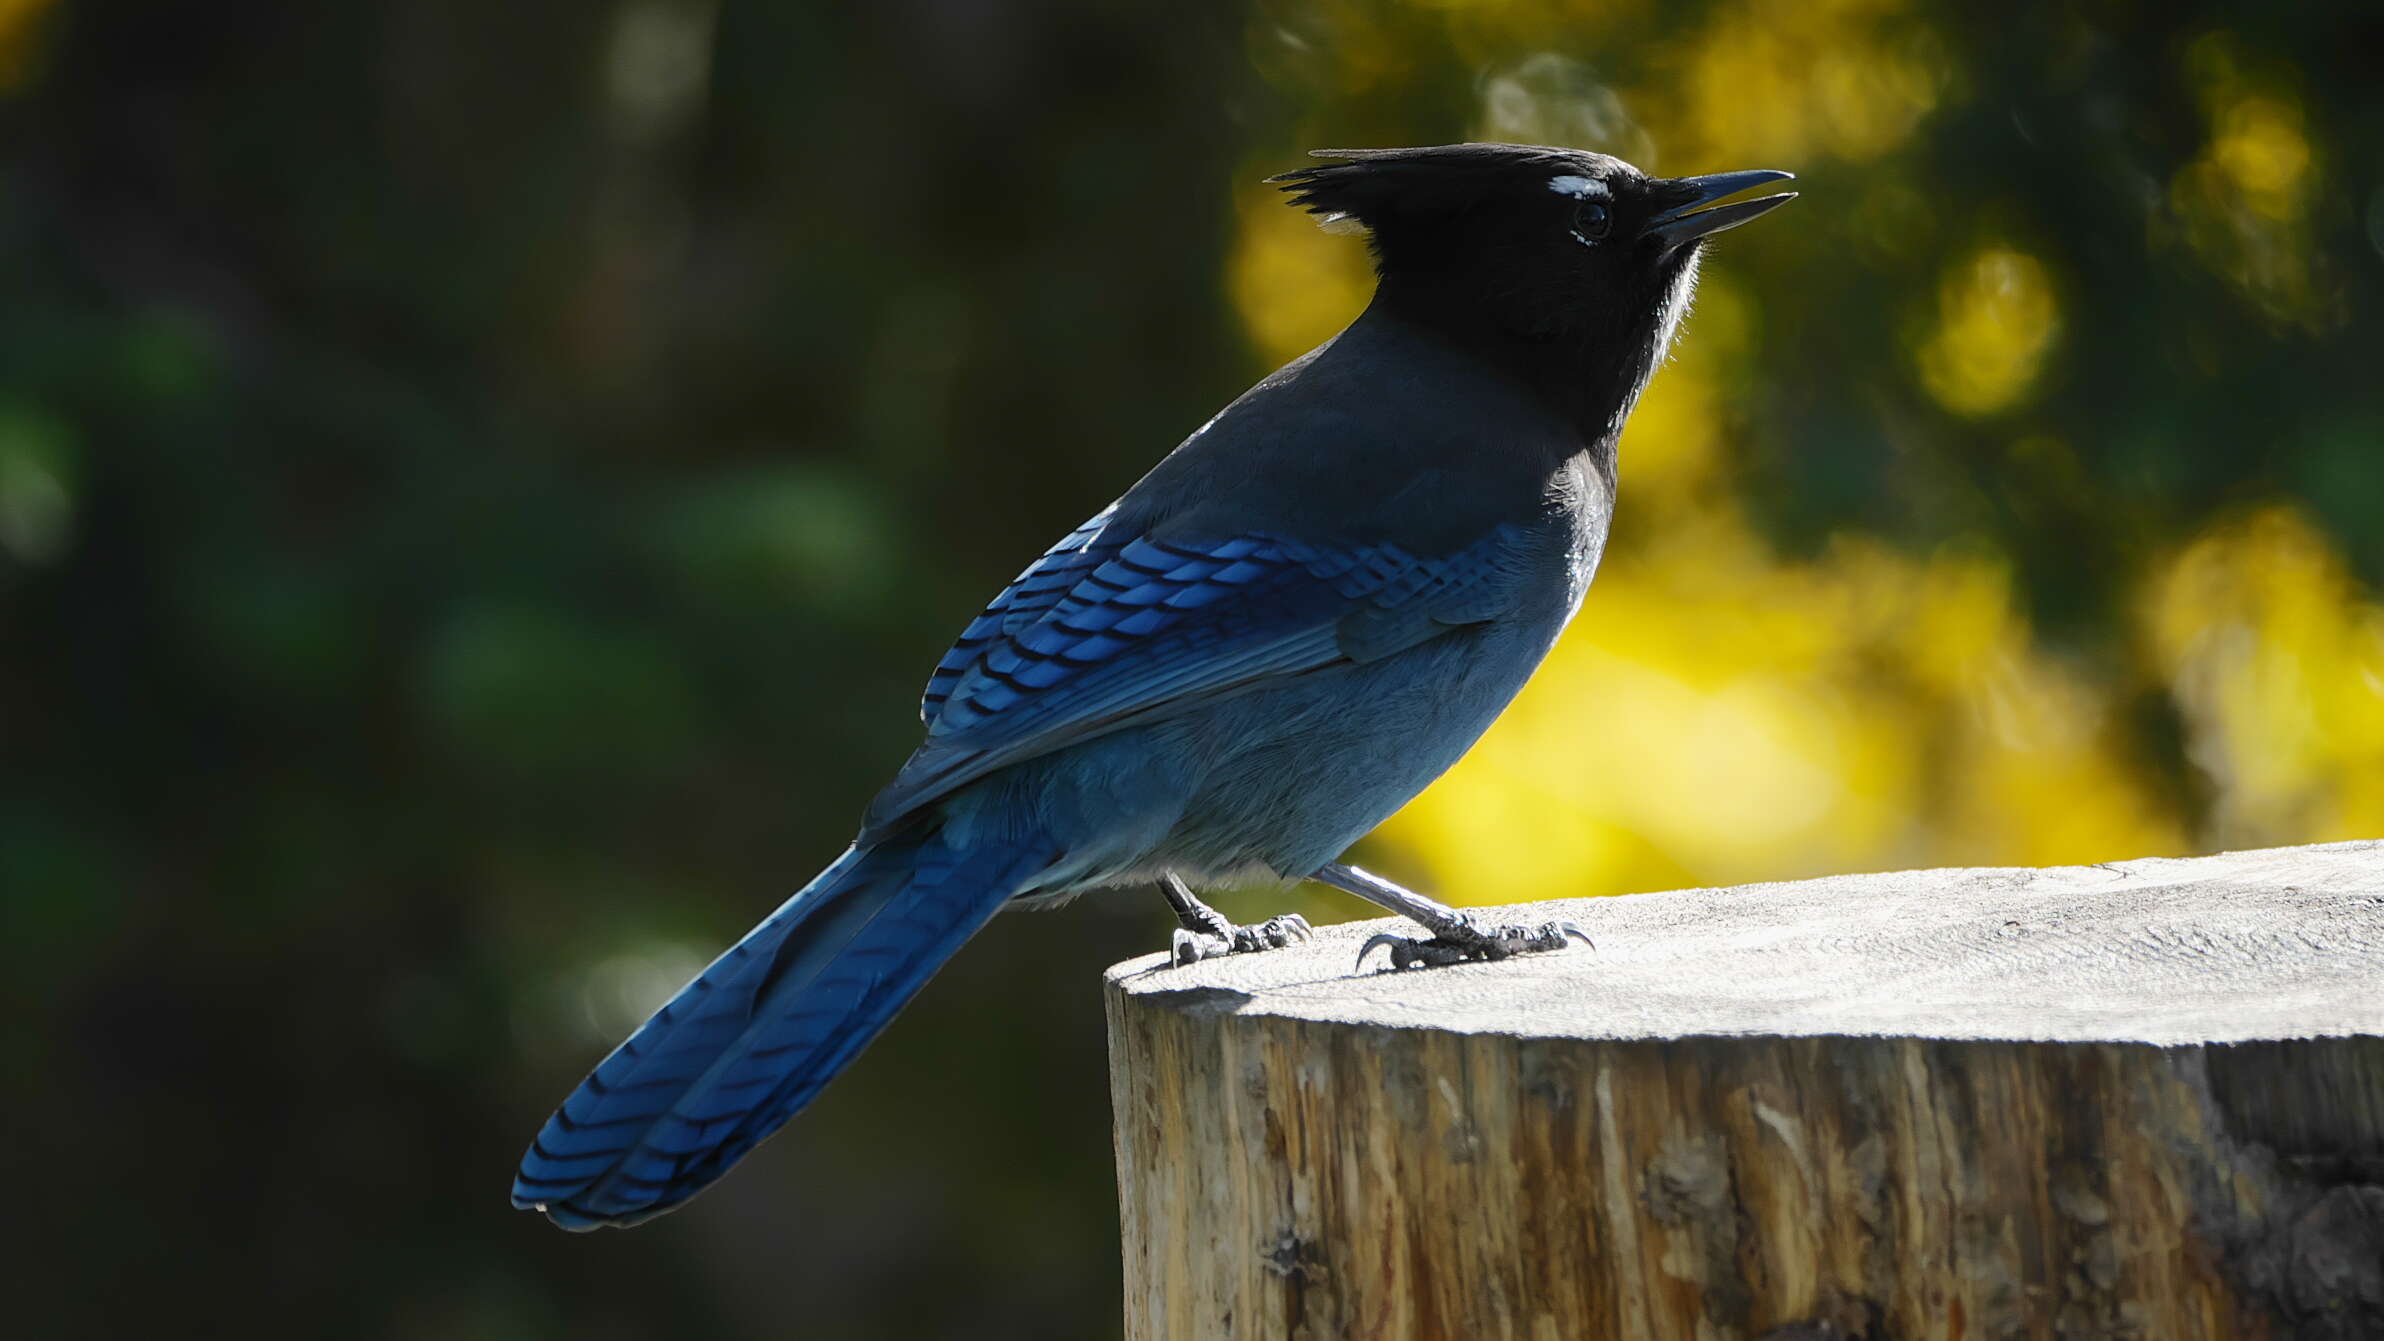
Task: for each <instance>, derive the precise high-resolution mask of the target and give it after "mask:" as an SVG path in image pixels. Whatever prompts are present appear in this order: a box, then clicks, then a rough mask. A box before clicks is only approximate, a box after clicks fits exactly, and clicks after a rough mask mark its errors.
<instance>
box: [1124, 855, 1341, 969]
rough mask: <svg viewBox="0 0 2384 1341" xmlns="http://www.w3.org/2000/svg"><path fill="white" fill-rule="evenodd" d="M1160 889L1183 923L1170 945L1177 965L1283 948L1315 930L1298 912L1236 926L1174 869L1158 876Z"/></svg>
mask: <svg viewBox="0 0 2384 1341" xmlns="http://www.w3.org/2000/svg"><path fill="white" fill-rule="evenodd" d="M1159 891H1160V892H1161V893H1163V894H1165V895H1166V896H1167V906H1168V907H1170V908H1173V909H1174V910H1175V920H1176V921H1177V922H1178V923H1180V924H1181V925H1180V926H1178V927H1177V929H1176V933H1175V936H1174V938H1173V940H1172V941H1171V943H1170V946H1169V949H1170V957H1171V958H1173V959H1174V960H1175V966H1176V967H1177V968H1182V967H1183V966H1184V965H1186V964H1197V963H1199V962H1200V961H1201V960H1203V959H1218V958H1222V957H1224V956H1226V955H1236V954H1251V953H1254V952H1256V951H1259V950H1280V949H1282V948H1283V947H1284V946H1286V945H1297V944H1299V943H1300V942H1301V941H1304V940H1306V939H1308V938H1309V937H1310V936H1311V935H1313V934H1315V933H1314V932H1313V931H1311V930H1310V929H1309V926H1308V919H1307V918H1304V917H1302V916H1300V915H1299V914H1298V913H1285V914H1283V915H1282V916H1281V917H1270V918H1268V919H1267V920H1266V921H1264V922H1261V923H1259V924H1258V925H1256V926H1250V927H1237V926H1235V925H1234V924H1233V923H1232V922H1231V921H1228V920H1227V919H1226V916H1225V914H1223V913H1221V912H1218V911H1217V910H1216V909H1214V908H1211V907H1209V906H1208V905H1207V904H1205V903H1202V902H1201V901H1200V897H1199V896H1198V895H1196V894H1194V893H1193V892H1192V887H1191V886H1190V885H1187V884H1185V883H1184V882H1183V881H1182V880H1181V879H1179V878H1177V877H1176V876H1175V875H1174V874H1173V873H1170V874H1167V875H1163V876H1161V877H1160V878H1159Z"/></svg>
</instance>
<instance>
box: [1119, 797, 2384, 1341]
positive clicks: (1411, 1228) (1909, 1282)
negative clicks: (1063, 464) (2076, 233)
mask: <svg viewBox="0 0 2384 1341" xmlns="http://www.w3.org/2000/svg"><path fill="white" fill-rule="evenodd" d="M1485 911H1486V912H1489V913H1490V914H1491V920H1494V921H1518V922H1529V923H1536V922H1540V921H1545V920H1548V919H1550V918H1554V917H1570V918H1573V919H1574V920H1576V921H1578V922H1580V923H1581V924H1582V925H1583V926H1584V927H1586V928H1587V929H1588V930H1589V932H1590V934H1591V935H1592V936H1593V937H1595V938H1596V940H1597V943H1598V947H1599V948H1598V950H1597V951H1595V952H1594V953H1593V952H1590V951H1586V950H1581V949H1579V948H1575V949H1574V950H1571V951H1567V952H1564V953H1558V954H1547V955H1535V956H1529V957H1525V958H1518V959H1512V960H1508V961H1505V962H1503V963H1498V964H1483V965H1465V966H1460V967H1455V968H1445V969H1428V970H1411V971H1408V972H1405V973H1398V974H1391V973H1374V972H1367V973H1355V972H1353V971H1352V963H1353V961H1354V959H1355V955H1356V949H1357V946H1358V944H1359V943H1360V942H1361V941H1362V940H1363V939H1364V938H1365V937H1366V936H1368V935H1371V934H1373V933H1374V932H1376V931H1381V930H1386V929H1396V928H1395V927H1393V926H1392V925H1391V924H1388V923H1381V922H1375V923H1366V924H1361V925H1354V926H1343V927H1334V928H1328V929H1325V930H1324V931H1322V932H1320V933H1319V935H1318V937H1317V938H1316V940H1314V941H1312V942H1310V943H1308V944H1306V945H1303V946H1297V947H1294V948H1292V949H1289V950H1283V951H1274V952H1269V953H1263V954H1253V955H1237V956H1234V957H1232V958H1230V959H1226V960H1219V961H1210V962H1208V963H1203V964H1199V965H1195V966H1193V967H1190V968H1185V969H1174V968H1169V967H1166V966H1165V961H1164V959H1163V958H1161V957H1153V958H1146V959H1141V960H1135V961H1130V962H1128V963H1125V964H1121V965H1119V966H1117V967H1116V968H1114V969H1112V970H1111V971H1110V973H1109V976H1108V991H1107V999H1108V1005H1109V1027H1110V1040H1111V1059H1112V1061H1111V1071H1112V1082H1111V1083H1112V1091H1113V1097H1114V1101H1115V1106H1116V1123H1117V1129H1116V1134H1117V1157H1118V1186H1119V1195H1120V1201H1121V1209H1122V1218H1123V1226H1124V1236H1125V1264H1126V1335H1127V1337H1128V1338H1129V1339H1130V1341H1158V1339H1159V1338H1179V1337H1181V1338H1193V1337H1200V1338H1209V1337H1252V1338H1259V1337H1264V1338H1276V1337H1314V1338H1342V1337H1363V1338H1408V1337H1413V1338H1431V1337H1458V1338H1469V1339H1470V1338H1495V1337H1517V1338H1568V1339H1569V1338H1632V1339H1633V1341H1682V1339H1684V1338H1715V1339H1717V1341H1718V1339H1723V1338H1734V1339H1735V1338H1744V1339H1747V1341H1757V1339H1769V1341H1789V1339H1790V1338H1796V1339H1798V1341H1818V1339H1820V1338H1879V1339H1881V1341H1884V1339H1885V1338H1896V1339H1897V1341H1903V1339H1905V1338H1947V1339H1948V1341H1953V1339H1956V1338H1961V1339H1967V1338H1980V1337H1986V1338H2005V1337H2013V1338H2056V1337H2064V1338H2066V1337H2094V1338H2103V1337H2141V1338H2146V1339H2147V1341H2190V1339H2192V1338H2205V1337H2208V1338H2221V1337H2251V1338H2262V1337H2270V1338H2279V1339H2280V1341H2282V1339H2283V1338H2302V1339H2309V1341H2348V1339H2349V1338H2363V1337H2384V843H2345V844H2334V845H2330V846H2324V847H2309V848H2289V849H2277V850H2273V851H2265V852H2246V853H2234V854H2228V855H2225V856H2219V857H2208V858H2198V859H2193V860H2182V861H2176V860H2147V861H2135V862H2126V863H2118V864H2110V865H2104V866H2094V867H2073V868H2054V869H2045V870H1955V871H1921V872H1911V873H1905V874H1896V875H1876V876H1858V877H1848V878H1839V879H1829V880H1816V881H1807V882H1801V883H1797V884H1785V885H1758V886H1748V887H1742V888H1736V889H1708V890H1692V891H1683V892H1679V893H1672V894H1650V895H1633V896H1629V897H1624V898H1613V899H1584V900H1572V901H1567V902H1562V903H1549V904H1540V905H1534V906H1529V907H1523V908H1515V909H1509V910H1485ZM1380 960H1381V956H1380V955H1379V954H1377V956H1376V958H1375V962H1376V964H1377V965H1379V963H1380Z"/></svg>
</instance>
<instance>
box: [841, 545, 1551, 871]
mask: <svg viewBox="0 0 2384 1341" xmlns="http://www.w3.org/2000/svg"><path fill="white" fill-rule="evenodd" d="M1114 518H1115V509H1114V508H1113V509H1111V510H1109V511H1105V512H1103V513H1102V514H1101V515H1099V516H1097V517H1095V518H1093V519H1092V520H1091V521H1088V522H1086V523H1085V524H1084V525H1083V526H1081V527H1079V528H1077V529H1076V530H1075V531H1074V532H1072V533H1070V534H1069V536H1068V537H1067V538H1066V539H1063V540H1062V541H1061V542H1060V543H1059V544H1057V545H1055V546H1053V547H1052V548H1051V550H1050V551H1048V552H1047V553H1046V554H1045V555H1044V556H1043V557H1042V558H1041V559H1039V560H1037V561H1036V562H1035V564H1033V565H1032V566H1030V567H1029V568H1028V569H1027V570H1026V571H1025V572H1024V573H1021V574H1020V575H1019V577H1018V578H1017V580H1016V581H1014V582H1012V583H1011V584H1010V586H1009V588H1008V589H1007V590H1005V591H1004V592H1003V593H1002V594H1001V595H1000V596H998V597H996V598H994V601H993V603H992V604H990V605H988V606H987V607H986V608H985V612H984V613H983V614H982V615H980V616H979V617H978V618H977V620H976V621H975V622H974V623H972V624H971V625H970V626H969V628H968V630H967V631H966V632H964V633H963V634H962V635H961V639H960V641H959V642H958V643H957V644H955V645H954V646H953V648H952V650H951V651H950V652H949V653H947V654H946V655H945V657H944V659H943V661H942V662H941V663H939V664H938V665H937V666H936V669H935V674H934V676H933V677H932V678H931V679H930V680H929V682H928V688H927V694H926V699H925V702H924V703H923V705H922V708H921V716H922V717H923V718H924V719H925V721H926V723H927V728H928V736H927V742H926V744H924V745H922V746H921V747H920V749H919V752H918V753H917V754H916V755H914V756H913V757H912V759H911V761H910V763H909V764H908V765H907V766H906V767H905V768H904V769H903V772H902V775H901V776H900V777H897V778H896V779H895V780H894V782H893V783H892V784H891V785H889V786H888V787H887V788H886V790H885V792H884V793H882V794H881V795H880V796H879V797H878V799H877V802H876V803H875V804H873V805H872V806H871V808H870V826H871V829H872V830H875V829H877V828H878V827H880V826H883V825H885V824H888V823H891V822H892V821H893V820H895V819H898V818H899V817H900V816H902V815H903V814H906V813H908V812H909V811H911V810H912V809H914V808H916V807H917V806H919V805H921V804H924V803H925V802H927V801H929V800H932V799H933V798H934V797H936V796H939V795H942V794H943V793H945V792H948V791H950V790H951V789H953V788H955V787H959V786H962V785H965V784H966V783H968V782H970V781H972V780H974V779H976V778H979V777H982V776H984V775H985V774H986V773H989V772H991V771H993V770H994V769H997V768H1000V767H1002V766H1004V765H1006V764H1010V763H1014V762H1017V761H1018V760H1021V759H1026V758H1032V757H1034V756H1035V755H1038V754H1043V753H1047V752H1049V751H1051V750H1054V749H1058V748H1060V747H1061V746H1064V745H1067V744H1070V743H1073V742H1075V741H1079V740H1084V739H1087V738H1089V737H1092V736H1096V735H1101V734H1105V733H1107V732H1110V731H1116V730H1121V729H1124V728H1125V727H1127V726H1130V725H1137V724H1140V723H1144V722H1148V721H1153V720H1158V719H1161V718H1164V717H1168V716H1172V715H1174V714H1175V713H1178V712H1181V711H1184V710H1185V709H1186V708H1188V707H1190V706H1192V705H1194V704H1198V703H1203V702H1209V701H1213V700H1214V699H1216V698H1218V697H1220V696H1223V695H1227V694H1234V693H1241V692H1246V691H1247V690H1249V689H1252V688H1256V687H1260V686H1263V685H1265V684H1268V683H1271V682H1274V681H1276V680H1279V679H1281V678H1284V677H1287V676H1293V675H1302V674H1307V673H1310V672H1313V671H1317V670H1321V669H1324V668H1326V667H1329V666H1332V665H1336V664H1342V663H1346V662H1350V661H1367V660H1374V659H1376V658H1379V657H1382V656H1388V655H1390V654H1392V653H1394V652H1397V651H1399V650H1401V649H1402V648H1405V647H1409V646H1413V645H1414V644H1415V643H1417V642H1420V641H1423V640H1425V639H1428V638H1431V637H1434V636H1436V635H1437V634H1439V633H1440V632H1443V631H1445V630H1447V629H1449V628H1451V627H1456V626H1459V625H1463V624H1467V623H1474V622H1479V621H1481V620H1484V619H1489V618H1493V617H1495V615H1496V614H1497V613H1498V612H1499V611H1500V610H1501V609H1503V608H1505V606H1506V604H1507V603H1508V602H1509V601H1510V600H1511V597H1512V588H1511V585H1510V582H1509V581H1508V579H1509V578H1510V577H1511V574H1512V570H1513V559H1514V555H1513V553H1512V551H1513V549H1514V546H1515V542H1516V539H1517V535H1516V532H1515V528H1511V527H1500V528H1497V529H1496V530H1493V531H1492V532H1490V533H1489V534H1488V535H1486V536H1485V537H1484V538H1483V539H1481V540H1480V541H1478V542H1476V543H1475V544H1474V545H1472V546H1469V547H1467V548H1465V549H1463V550H1460V551H1459V552H1457V553H1455V554H1452V555H1446V556H1440V557H1426V556H1419V555H1416V554H1413V553H1410V552H1408V551H1407V550H1405V549H1402V548H1401V547H1399V546H1397V545H1394V544H1388V543H1381V544H1371V545H1348V546H1320V545H1314V544H1309V543H1305V542H1301V541H1295V540H1290V539H1287V538H1285V537H1281V536H1275V535H1267V534H1248V535H1236V536H1228V537H1223V538H1220V539H1218V540H1214V541H1207V542H1201V543H1192V542H1186V541H1173V540H1171V541H1161V540H1156V539H1153V538H1150V537H1148V536H1141V535H1131V534H1119V529H1120V528H1117V527H1115V526H1114V525H1113V524H1112V523H1113V521H1114Z"/></svg>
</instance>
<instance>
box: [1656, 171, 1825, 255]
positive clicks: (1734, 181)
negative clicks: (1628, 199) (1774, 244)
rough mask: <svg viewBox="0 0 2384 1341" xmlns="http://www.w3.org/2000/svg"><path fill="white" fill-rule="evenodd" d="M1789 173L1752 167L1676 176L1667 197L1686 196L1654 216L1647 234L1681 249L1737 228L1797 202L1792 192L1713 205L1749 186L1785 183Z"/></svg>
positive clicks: (1668, 245)
mask: <svg viewBox="0 0 2384 1341" xmlns="http://www.w3.org/2000/svg"><path fill="white" fill-rule="evenodd" d="M1795 176H1796V174H1795V173H1792V172H1775V171H1773V170H1772V169H1770V168H1753V169H1750V170H1748V171H1746V172H1717V173H1714V174H1712V175H1711V176H1707V177H1675V178H1673V179H1672V182H1671V183H1670V192H1669V193H1670V194H1673V195H1680V196H1685V197H1686V198H1685V199H1684V200H1682V202H1681V203H1680V204H1679V205H1678V206H1675V207H1674V208H1673V209H1671V210H1669V211H1667V212H1665V213H1663V214H1659V215H1657V216H1656V219H1655V222H1654V223H1652V224H1650V225H1649V226H1648V229H1647V231H1648V232H1649V233H1651V234H1653V235H1654V236H1656V237H1659V238H1661V239H1663V241H1664V245H1665V246H1667V247H1683V246H1687V245H1688V244H1689V243H1691V242H1695V241H1696V240H1697V239H1699V238H1701V237H1711V236H1712V235H1714V234H1715V233H1719V232H1721V231H1722V230H1723V229H1725V228H1736V227H1738V226H1739V225H1740V224H1742V223H1745V222H1746V221H1747V220H1749V219H1752V218H1755V217H1756V216H1757V215H1760V214H1765V213H1768V212H1770V211H1771V210H1773V209H1776V208H1778V207H1779V206H1781V205H1785V204H1787V203H1788V202H1789V201H1791V200H1794V199H1796V193H1795V192H1794V191H1788V192H1783V193H1782V194H1780V195H1776V196H1761V197H1758V198H1756V199H1754V200H1741V201H1739V202H1737V203H1736V204H1731V205H1717V206H1715V207H1714V208H1712V209H1709V210H1708V209H1699V208H1698V207H1699V206H1702V205H1712V204H1713V203H1714V202H1715V201H1717V200H1720V199H1722V198H1723V197H1725V196H1734V195H1737V194H1738V193H1739V192H1741V191H1744V190H1746V189H1747V188H1748V187H1750V186H1761V185H1763V184H1764V183H1766V182H1785V181H1792V180H1794V179H1795Z"/></svg>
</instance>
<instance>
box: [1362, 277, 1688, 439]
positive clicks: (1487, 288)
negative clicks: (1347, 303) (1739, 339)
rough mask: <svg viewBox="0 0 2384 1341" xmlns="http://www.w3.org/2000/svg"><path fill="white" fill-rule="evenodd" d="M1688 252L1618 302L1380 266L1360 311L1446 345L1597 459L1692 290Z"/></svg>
mask: <svg viewBox="0 0 2384 1341" xmlns="http://www.w3.org/2000/svg"><path fill="white" fill-rule="evenodd" d="M1696 271H1697V257H1696V255H1695V253H1694V252H1693V251H1692V252H1691V253H1690V254H1688V255H1685V256H1682V257H1680V258H1678V259H1677V260H1676V261H1674V262H1673V263H1672V264H1670V265H1667V266H1666V267H1665V269H1664V270H1663V272H1661V273H1660V274H1653V275H1650V276H1649V280H1648V291H1647V292H1646V293H1643V294H1633V295H1628V296H1627V297H1624V298H1623V299H1622V300H1621V301H1615V300H1612V299H1609V300H1606V301H1602V302H1601V301H1598V300H1595V299H1582V300H1575V301H1562V300H1561V298H1560V296H1559V295H1556V294H1553V293H1551V292H1548V291H1546V290H1541V291H1538V292H1534V291H1531V290H1527V289H1520V288H1518V289H1512V290H1502V289H1501V288H1500V286H1499V285H1498V284H1497V283H1496V281H1494V280H1491V281H1486V280H1485V279H1484V278H1483V277H1481V276H1479V275H1475V274H1467V273H1464V272H1461V271H1450V270H1408V269H1399V268H1394V269H1388V270H1386V272H1385V273H1384V274H1383V276H1382V281H1381V283H1380V285H1379V286H1378V287H1377V288H1376V290H1375V294H1374V301H1373V303H1372V305H1371V306H1370V307H1369V308H1368V311H1367V316H1368V317H1369V318H1370V319H1377V320H1386V321H1395V322H1398V323H1401V324H1403V325H1406V326H1408V327H1410V328H1412V329H1415V330H1419V331H1422V332H1424V333H1426V334H1429V335H1430V336H1432V337H1434V338H1436V339H1438V340H1441V341H1442V342H1444V343H1447V344H1449V345H1451V346H1453V347H1455V348H1456V349H1458V350H1459V351H1460V352H1462V353H1464V354H1465V355H1466V356H1467V357H1469V358H1472V359H1474V360H1476V361H1478V362H1480V363H1481V364H1483V365H1485V366H1487V367H1489V368H1490V369H1492V370H1494V371H1495V372H1497V373H1498V374H1499V375H1500V376H1502V377H1503V378H1505V379H1506V380H1508V381H1510V382H1512V383H1514V384H1516V385H1517V386H1519V387H1521V388H1522V389H1523V390H1524V391H1525V392H1526V393H1528V394H1529V395H1530V396H1532V397H1533V398H1534V399H1535V400H1537V401H1538V402H1539V403H1540V404H1542V405H1543V406H1545V407H1546V408H1547V409H1548V410H1549V411H1550V412H1551V413H1553V414H1555V415H1556V416H1558V417H1559V418H1560V419H1561V420H1562V421H1563V422H1565V423H1567V424H1570V425H1572V426H1573V427H1574V428H1575V429H1576V430H1577V431H1578V432H1579V433H1580V435H1581V440H1582V443H1583V445H1584V446H1585V447H1586V448H1587V449H1588V450H1589V451H1590V452H1591V453H1592V454H1593V455H1595V456H1597V457H1599V458H1601V459H1602V460H1604V461H1606V462H1611V461H1612V460H1613V459H1614V444H1615V440H1616V439H1617V438H1618V437H1620V436H1621V434H1622V426H1623V421H1624V420H1625V419H1627V418H1628V417H1629V416H1630V413H1631V410H1632V407H1634V406H1636V405H1637V404H1638V403H1639V394H1640V392H1641V391H1643V390H1645V389H1646V387H1647V383H1648V379H1649V378H1650V377H1652V376H1653V375H1654V373H1655V370H1656V366H1657V364H1658V363H1659V362H1660V361H1661V360H1662V359H1663V357H1664V354H1665V352H1666V350H1667V349H1669V348H1670V346H1671V343H1672V337H1673V335H1674V333H1675V332H1677V331H1678V330H1679V328H1680V321H1681V317H1682V316H1683V315H1684V314H1685V313H1686V311H1687V309H1688V304H1689V297H1690V294H1691V291H1692V290H1693V289H1694V287H1695V284H1696Z"/></svg>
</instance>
